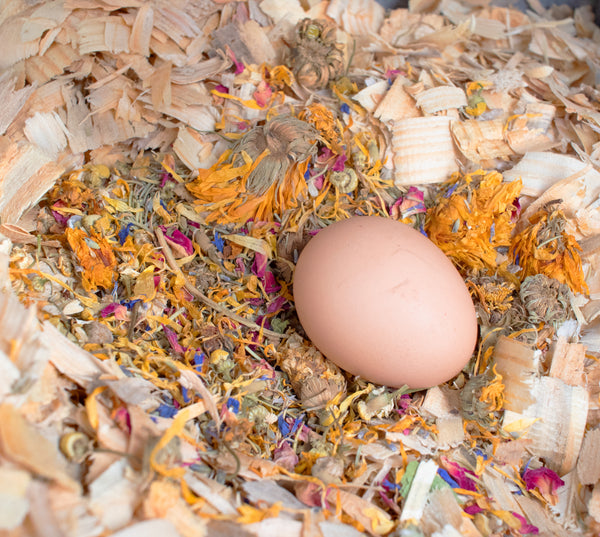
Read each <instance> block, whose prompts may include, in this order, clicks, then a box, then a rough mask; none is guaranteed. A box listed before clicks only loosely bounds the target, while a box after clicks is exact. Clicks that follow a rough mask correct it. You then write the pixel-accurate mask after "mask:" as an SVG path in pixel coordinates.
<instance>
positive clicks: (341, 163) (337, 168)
mask: <svg viewBox="0 0 600 537" xmlns="http://www.w3.org/2000/svg"><path fill="white" fill-rule="evenodd" d="M345 167H346V155H338V156H337V157H336V158H335V162H334V163H333V166H332V167H331V170H332V171H334V172H343V171H344V168H345Z"/></svg>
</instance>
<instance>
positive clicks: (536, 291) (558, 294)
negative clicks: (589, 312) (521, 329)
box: [519, 274, 571, 327]
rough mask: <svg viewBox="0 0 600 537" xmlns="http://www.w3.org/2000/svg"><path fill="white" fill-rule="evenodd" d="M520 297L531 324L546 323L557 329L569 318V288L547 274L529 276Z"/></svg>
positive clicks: (523, 284) (522, 287)
mask: <svg viewBox="0 0 600 537" xmlns="http://www.w3.org/2000/svg"><path fill="white" fill-rule="evenodd" d="M519 295H520V297H521V300H522V301H523V304H524V305H525V308H526V309H527V313H528V314H529V322H531V323H534V324H539V323H540V322H544V323H549V324H551V325H553V326H554V327H556V326H558V325H559V324H560V323H562V322H563V321H566V320H567V319H568V318H569V314H570V310H571V308H570V302H569V287H568V285H567V284H565V283H560V282H559V281H558V280H555V279H554V278H549V277H548V276H546V275H545V274H535V275H534V276H527V278H525V280H524V281H523V283H522V284H521V289H520V290H519Z"/></svg>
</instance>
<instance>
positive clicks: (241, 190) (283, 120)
mask: <svg viewBox="0 0 600 537" xmlns="http://www.w3.org/2000/svg"><path fill="white" fill-rule="evenodd" d="M317 139H318V133H317V131H316V130H315V129H314V128H313V127H312V126H311V125H309V124H308V123H306V122H305V121H302V120H300V119H298V118H296V117H294V116H292V115H290V114H282V115H279V116H275V117H273V118H271V119H269V120H268V121H267V122H266V124H264V125H257V126H256V127H254V128H253V129H252V130H250V131H249V132H248V133H246V134H245V135H244V136H242V138H240V139H239V140H238V141H237V142H236V143H235V145H234V146H233V147H232V149H231V150H230V151H226V152H225V153H224V154H223V155H222V157H221V158H220V159H219V161H218V162H217V163H216V164H215V165H214V166H212V167H211V168H209V169H200V170H198V177H197V178H196V179H195V180H194V181H192V182H191V183H189V184H188V185H186V187H187V189H188V190H189V191H190V192H191V193H192V194H194V196H196V197H197V198H198V199H199V202H200V203H201V204H202V205H204V207H203V208H206V209H209V210H211V211H212V212H211V213H210V214H209V215H208V216H207V217H206V221H207V222H213V221H215V220H217V221H219V222H221V223H224V224H226V223H244V222H247V221H248V220H250V219H251V218H256V219H257V220H272V217H273V214H274V213H275V212H277V213H279V214H281V213H283V212H284V211H285V210H286V209H288V208H291V207H295V206H296V205H297V202H298V198H299V197H301V196H302V195H304V194H305V192H306V189H307V185H306V181H304V179H303V177H302V175H303V174H304V172H305V171H306V167H307V165H308V160H309V158H310V157H312V155H313V154H314V152H315V151H316V144H317Z"/></svg>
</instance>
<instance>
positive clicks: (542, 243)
mask: <svg viewBox="0 0 600 537" xmlns="http://www.w3.org/2000/svg"><path fill="white" fill-rule="evenodd" d="M529 222H530V224H529V225H528V226H527V227H526V228H525V229H524V230H523V231H521V232H520V233H519V234H517V235H516V236H515V237H514V239H513V241H512V244H511V247H510V251H509V255H510V256H511V258H512V259H513V260H514V262H515V263H516V264H518V265H519V266H520V267H521V268H522V269H523V270H522V272H521V273H520V277H521V279H522V280H525V278H527V276H532V275H535V274H545V275H546V276H549V277H550V278H554V279H556V280H558V281H559V282H560V283H566V284H567V285H568V286H569V287H570V288H571V290H572V291H573V292H574V293H584V292H587V290H588V287H587V284H586V283H585V279H584V273H583V268H582V266H581V256H580V255H579V252H581V246H579V244H578V243H577V241H576V240H575V237H573V236H572V235H569V234H568V233H567V232H566V231H565V227H566V222H567V221H566V217H565V215H564V213H563V212H562V211H561V210H560V209H556V207H555V205H553V204H549V205H546V206H545V207H544V208H542V209H540V210H539V211H538V212H537V213H535V214H534V215H533V216H531V217H530V218H529Z"/></svg>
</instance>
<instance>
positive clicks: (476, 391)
mask: <svg viewBox="0 0 600 537" xmlns="http://www.w3.org/2000/svg"><path fill="white" fill-rule="evenodd" d="M503 392H504V384H503V383H502V375H500V374H499V373H497V372H496V370H495V367H494V368H493V369H492V370H491V371H490V370H488V371H487V372H486V373H483V374H482V375H474V376H472V377H471V378H470V379H469V380H468V381H467V382H466V384H465V385H464V386H463V389H462V390H461V392H460V403H461V412H462V415H463V417H464V418H465V419H467V420H472V421H476V422H477V423H479V424H480V425H482V426H483V427H489V426H490V425H494V424H495V423H496V422H497V417H496V415H495V413H496V412H497V411H499V410H501V409H502V406H503V404H504V397H503Z"/></svg>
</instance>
